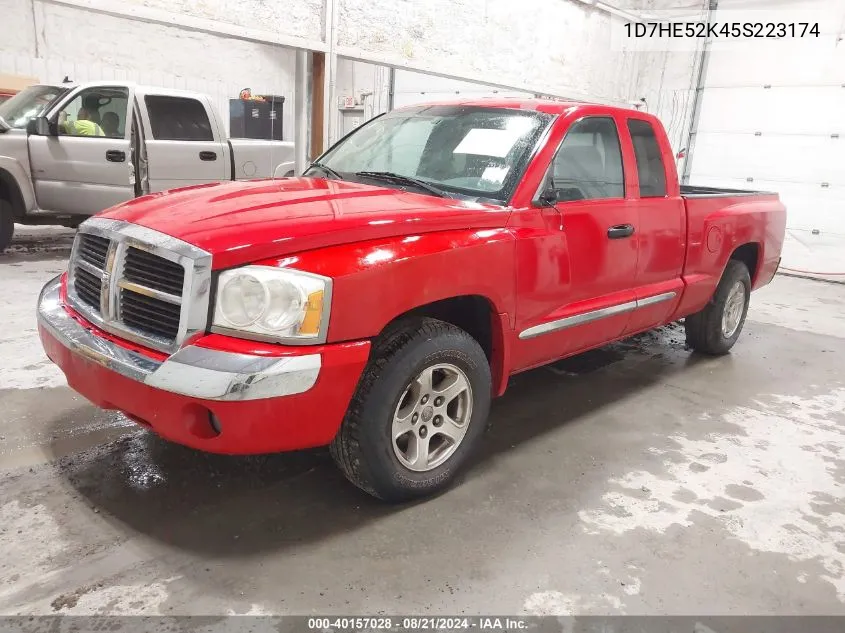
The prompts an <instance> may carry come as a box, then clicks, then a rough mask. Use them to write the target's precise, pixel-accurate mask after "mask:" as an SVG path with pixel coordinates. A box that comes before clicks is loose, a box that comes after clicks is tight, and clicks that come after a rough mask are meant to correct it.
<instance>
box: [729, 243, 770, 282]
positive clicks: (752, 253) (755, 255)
mask: <svg viewBox="0 0 845 633" xmlns="http://www.w3.org/2000/svg"><path fill="white" fill-rule="evenodd" d="M761 257H762V248H761V246H760V243H759V242H746V243H745V244H741V245H739V246H737V247H736V248H735V249H734V250H733V252H732V253H731V255H730V257H729V258H728V260H729V261H730V260H736V261H740V262H742V263H743V264H745V267H746V268H748V274H749V275H750V276H751V285H752V286H754V284H755V282H756V280H757V273H758V272H759V270H760V261H761V259H760V258H761ZM725 266H727V262H726V263H725ZM723 274H724V273H723Z"/></svg>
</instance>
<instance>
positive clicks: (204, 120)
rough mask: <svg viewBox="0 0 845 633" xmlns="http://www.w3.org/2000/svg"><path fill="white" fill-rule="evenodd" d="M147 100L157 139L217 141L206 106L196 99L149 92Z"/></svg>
mask: <svg viewBox="0 0 845 633" xmlns="http://www.w3.org/2000/svg"><path fill="white" fill-rule="evenodd" d="M144 103H146V105H147V113H148V114H149V116H150V128H151V129H152V133H153V138H154V139H155V140H157V141H213V140H214V133H213V132H212V130H211V122H210V121H209V120H208V114H207V113H206V111H205V107H204V106H203V105H202V103H200V102H199V101H197V100H196V99H189V98H186V97H165V96H157V95H148V96H146V97H144Z"/></svg>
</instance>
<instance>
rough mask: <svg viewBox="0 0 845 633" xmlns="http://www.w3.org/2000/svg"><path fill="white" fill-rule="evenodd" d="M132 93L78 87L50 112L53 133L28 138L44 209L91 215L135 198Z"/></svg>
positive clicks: (111, 87) (124, 89) (37, 191)
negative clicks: (130, 128)
mask: <svg viewBox="0 0 845 633" xmlns="http://www.w3.org/2000/svg"><path fill="white" fill-rule="evenodd" d="M132 92H133V91H132V89H131V88H129V87H127V86H120V85H109V84H104V85H101V86H88V87H84V88H77V89H75V90H73V91H71V92H70V93H69V94H68V95H67V97H66V98H65V99H63V100H62V101H60V102H59V103H57V104H56V105H55V106H54V107H52V108H51V109H50V112H48V113H47V115H46V116H47V119H48V121H49V122H50V130H51V134H49V135H36V134H30V135H29V137H28V145H29V159H30V165H31V167H32V179H33V185H34V189H35V198H36V201H37V204H38V207H39V208H40V209H44V210H45V211H52V212H56V213H62V214H64V213H67V214H80V215H91V214H94V213H97V212H98V211H102V210H103V209H107V208H108V207H111V206H113V205H115V204H118V203H120V202H124V201H126V200H129V199H131V198H132V197H134V195H135V190H134V185H133V183H132V180H131V171H130V164H131V156H130V150H129V132H130V130H129V129H128V128H129V127H130V126H128V125H127V121H128V120H129V116H128V113H129V104H130V103H132V97H133V94H132Z"/></svg>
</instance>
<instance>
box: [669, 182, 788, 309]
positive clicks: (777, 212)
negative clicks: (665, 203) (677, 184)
mask: <svg viewBox="0 0 845 633" xmlns="http://www.w3.org/2000/svg"><path fill="white" fill-rule="evenodd" d="M726 202H727V203H728V204H727V206H724V205H725V203H726ZM685 203H686V205H687V216H688V227H689V233H688V239H689V247H688V251H687V262H686V267H685V270H684V281H685V283H686V285H687V288H686V290H685V291H684V294H683V298H682V300H681V303H680V304H679V305H678V309H677V310H676V312H675V314H674V315H673V316H672V319H679V318H681V317H683V316H687V315H689V314H692V313H694V312H698V311H699V310H701V309H702V308H703V307H704V306H705V305H706V304H707V302H708V301H710V298H711V297H712V296H713V293H714V292H715V291H716V286H717V285H718V284H719V280H720V279H721V278H722V273H723V272H724V270H725V267H726V266H727V265H728V260H729V259H730V257H731V255H732V254H733V252H734V251H735V250H736V249H737V248H738V247H740V246H742V245H743V244H751V243H753V244H757V245H758V246H759V256H758V262H757V271H756V274H755V275H754V278H753V279H752V280H751V281H752V287H753V288H754V289H756V288H759V287H760V286H761V285H764V284H765V283H768V282H769V281H770V280H771V277H772V275H773V274H774V270H775V268H776V267H777V261H778V258H779V257H780V255H779V254H780V252H781V248H782V246H783V240H784V233H785V231H786V208H785V207H784V206H783V204H782V203H781V202H780V201H779V200H778V198H777V196H776V195H771V196H766V195H761V196H760V197H755V198H754V199H750V200H749V199H747V198H745V197H743V196H737V197H735V198H724V197H722V198H702V199H691V200H686V201H685Z"/></svg>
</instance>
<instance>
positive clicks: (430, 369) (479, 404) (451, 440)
mask: <svg viewBox="0 0 845 633" xmlns="http://www.w3.org/2000/svg"><path fill="white" fill-rule="evenodd" d="M491 392H492V382H491V377H490V365H489V364H488V361H487V357H486V356H485V354H484V351H483V350H482V349H481V346H480V345H479V344H478V342H477V341H476V340H475V339H473V338H472V337H471V336H470V335H469V334H467V333H466V332H464V331H463V330H461V329H460V328H457V327H455V326H454V325H451V324H449V323H445V322H443V321H437V320H435V319H428V318H423V319H409V320H406V321H404V322H400V323H398V324H397V325H396V326H394V327H392V328H391V329H390V331H388V332H386V333H385V334H384V335H383V336H382V337H380V339H379V340H378V341H377V342H376V343H375V346H374V349H373V352H372V356H371V359H370V362H369V364H368V365H367V367H366V369H365V370H364V374H363V375H362V377H361V380H360V382H359V385H358V390H357V392H356V394H355V396H354V397H353V400H352V403H351V404H350V406H349V410H348V411H347V414H346V417H345V419H344V421H343V424H342V426H341V429H340V431H339V432H338V434H337V436H336V437H335V439H334V441H333V442H332V445H331V453H332V457H333V458H334V460H335V462H336V463H337V464H338V466H339V467H340V469H341V470H342V471H343V473H344V474H345V475H346V477H347V479H349V481H351V482H352V483H353V484H355V485H356V486H358V487H359V488H361V489H362V490H364V491H365V492H368V493H369V494H371V495H373V496H375V497H378V498H380V499H383V500H385V501H389V502H399V501H406V500H409V499H413V498H417V497H423V496H427V495H431V494H434V493H436V492H439V491H440V490H442V489H444V488H446V487H447V486H448V485H449V484H450V483H451V482H452V480H453V479H454V477H455V475H456V473H457V472H458V471H460V469H461V467H463V466H464V465H465V464H466V462H467V460H468V459H469V457H470V456H471V455H472V453H473V452H474V451H475V449H476V448H477V447H478V445H479V444H480V441H481V437H482V435H483V433H484V430H485V427H486V422H487V415H488V412H489V410H490V399H491Z"/></svg>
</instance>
